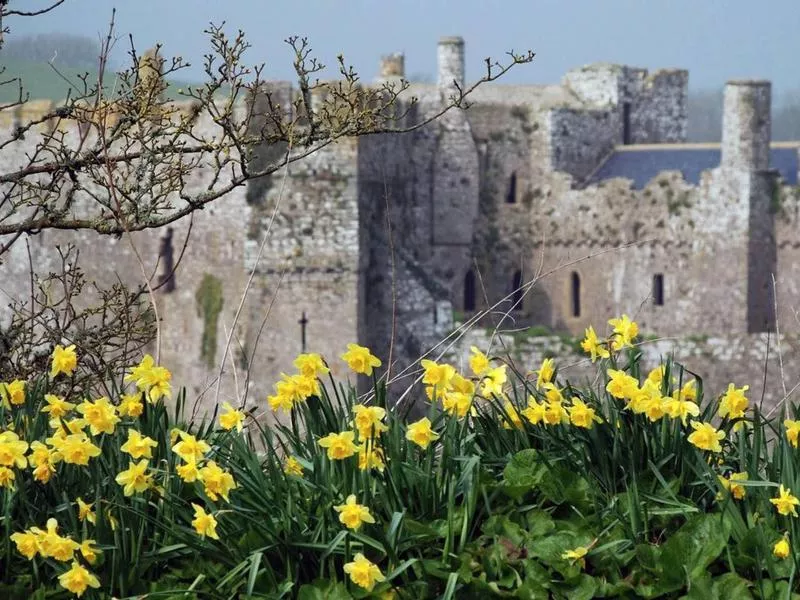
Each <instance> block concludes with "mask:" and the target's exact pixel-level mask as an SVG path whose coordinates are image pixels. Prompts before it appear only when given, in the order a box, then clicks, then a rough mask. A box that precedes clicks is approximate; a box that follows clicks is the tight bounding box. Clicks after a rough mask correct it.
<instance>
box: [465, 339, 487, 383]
mask: <svg viewBox="0 0 800 600" xmlns="http://www.w3.org/2000/svg"><path fill="white" fill-rule="evenodd" d="M469 351H470V352H471V353H472V355H471V356H470V357H469V368H470V369H472V372H473V373H474V374H475V377H482V376H483V375H485V374H486V372H487V371H488V370H489V368H490V364H489V358H488V357H487V356H486V355H485V354H484V353H483V352H481V351H480V350H478V348H476V347H475V346H472V347H471V348H470V349H469Z"/></svg>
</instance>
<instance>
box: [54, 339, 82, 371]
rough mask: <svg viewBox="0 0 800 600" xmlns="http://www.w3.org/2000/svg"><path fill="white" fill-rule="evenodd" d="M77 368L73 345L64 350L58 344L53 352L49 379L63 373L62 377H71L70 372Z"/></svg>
mask: <svg viewBox="0 0 800 600" xmlns="http://www.w3.org/2000/svg"><path fill="white" fill-rule="evenodd" d="M77 366H78V355H77V354H76V352H75V344H71V345H69V346H67V347H66V348H64V346H62V345H61V344H58V345H57V346H56V347H55V349H54V350H53V356H52V366H51V367H50V377H55V376H56V375H58V374H60V373H63V374H64V375H67V376H69V375H72V372H73V371H74V370H75V368H76V367H77Z"/></svg>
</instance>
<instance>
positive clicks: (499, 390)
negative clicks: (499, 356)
mask: <svg viewBox="0 0 800 600" xmlns="http://www.w3.org/2000/svg"><path fill="white" fill-rule="evenodd" d="M506 381H508V373H506V365H500V366H499V367H495V368H494V369H489V370H488V371H486V372H485V373H484V374H483V380H482V381H481V395H482V396H483V397H484V398H492V397H493V396H496V397H497V398H503V397H504V392H503V386H504V385H505V383H506Z"/></svg>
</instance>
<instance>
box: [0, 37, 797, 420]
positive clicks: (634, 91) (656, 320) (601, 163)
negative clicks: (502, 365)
mask: <svg viewBox="0 0 800 600" xmlns="http://www.w3.org/2000/svg"><path fill="white" fill-rule="evenodd" d="M464 52H465V46H464V41H463V40H462V39H461V38H458V37H447V38H443V39H441V41H440V42H439V46H438V81H437V83H435V84H421V83H411V84H410V86H409V88H408V89H407V90H405V91H403V92H402V93H401V94H400V96H399V99H398V103H399V104H400V105H401V107H402V106H406V107H409V108H410V110H409V111H408V113H407V114H406V115H405V116H404V117H403V121H402V122H400V123H398V125H399V126H401V127H402V126H403V125H413V124H414V123H417V122H419V121H420V120H422V119H424V118H425V117H426V116H429V115H432V114H435V113H436V112H437V111H439V110H440V109H441V107H442V106H443V104H444V103H446V102H447V101H448V98H449V97H450V96H451V94H452V93H453V92H454V90H455V88H454V83H455V84H457V85H458V86H459V87H461V88H462V89H463V88H464V86H465V77H464ZM404 75H405V73H404V58H403V56H402V55H398V54H393V55H390V56H387V57H384V58H383V60H382V62H381V68H380V75H379V79H378V82H379V83H383V82H399V81H400V80H401V79H403V78H404ZM687 86H688V73H687V72H686V71H683V70H659V71H656V72H653V73H648V72H647V71H646V70H644V69H640V68H633V67H627V66H618V65H612V64H593V65H589V66H586V67H582V68H579V69H575V70H573V71H570V72H568V73H567V74H566V75H565V76H564V77H563V78H562V81H561V83H560V84H553V85H498V84H494V83H491V84H485V85H482V86H479V87H478V88H477V89H476V90H475V91H474V92H473V93H471V94H470V95H469V96H468V98H467V100H468V101H469V102H470V104H471V106H470V107H469V108H468V109H467V110H450V111H448V112H446V113H445V114H444V115H443V116H442V117H441V118H439V119H437V120H436V121H434V122H432V123H431V124H429V125H426V126H425V127H422V128H420V129H417V130H415V131H413V132H410V133H402V134H382V135H376V136H365V137H361V138H357V139H356V138H353V139H343V140H340V141H338V142H336V143H335V144H332V145H330V146H327V147H325V148H323V149H321V150H319V151H318V152H316V153H314V154H312V155H311V156H309V157H308V158H306V159H304V160H303V161H300V162H297V163H293V164H292V165H291V166H290V167H289V168H288V170H283V169H282V170H280V171H278V172H276V173H275V174H274V175H273V176H272V177H270V178H268V179H267V180H263V179H262V180H257V181H253V182H250V184H249V185H248V186H246V187H242V188H237V189H236V190H234V191H233V192H231V193H230V194H229V195H228V196H226V197H224V198H222V199H221V200H219V201H217V202H215V203H213V204H212V205H211V206H210V207H209V208H208V209H206V210H204V211H200V212H199V213H197V214H196V216H195V218H194V221H193V223H192V225H191V226H192V235H191V237H190V242H189V245H188V247H187V250H186V252H185V253H184V255H183V258H182V260H181V263H180V266H179V268H178V270H177V271H176V273H175V274H174V276H173V278H172V279H171V280H170V282H169V285H165V286H164V287H162V288H161V290H160V291H159V293H158V302H159V312H160V316H161V319H162V328H161V332H162V349H161V360H162V362H163V363H164V364H166V365H168V366H169V367H170V368H171V369H172V370H173V371H174V373H175V380H176V383H178V384H180V385H186V386H187V387H188V388H189V395H190V398H191V396H192V394H195V395H197V394H203V393H204V392H206V391H207V390H208V388H209V387H210V386H212V385H213V381H214V379H215V377H216V375H217V370H218V365H219V362H220V360H221V358H222V355H223V352H224V346H225V343H226V340H227V338H228V336H229V335H231V336H232V338H233V340H234V341H233V343H232V344H231V348H230V350H229V355H230V356H231V358H232V360H231V361H230V364H229V367H228V368H227V369H226V371H227V376H226V379H225V389H224V392H223V393H224V394H225V395H226V398H225V399H227V398H229V397H230V396H231V395H232V394H234V393H235V392H234V388H236V389H239V392H241V389H240V388H241V386H243V385H244V382H245V380H248V385H250V386H251V391H250V392H249V396H250V399H251V401H253V402H259V403H261V404H262V405H263V398H264V396H265V395H266V394H267V393H268V392H269V390H270V388H271V385H272V383H273V382H274V381H276V380H277V379H278V378H279V376H280V373H281V372H288V371H289V370H290V369H291V361H292V359H293V357H294V356H295V355H296V354H297V353H298V352H300V351H301V350H303V349H307V350H309V351H317V352H320V353H322V354H323V355H324V356H325V357H326V358H328V359H329V360H330V361H331V363H332V366H333V368H334V370H335V371H336V370H338V372H339V373H341V374H344V373H346V371H345V370H344V369H343V368H342V366H341V364H340V363H339V362H338V358H337V357H338V356H339V355H340V354H341V353H342V351H343V350H344V348H345V346H346V344H347V343H348V342H353V341H357V342H359V343H361V344H364V345H367V346H369V347H370V348H372V349H373V350H374V351H375V352H376V353H377V354H378V355H379V356H380V357H381V359H383V360H384V361H385V362H387V361H389V360H390V359H391V361H392V363H393V368H392V372H393V374H397V373H400V372H402V369H403V368H404V367H406V366H407V365H409V364H411V363H413V362H414V361H415V360H416V359H418V357H420V356H421V355H422V354H423V353H424V352H426V351H428V350H429V349H430V348H431V347H433V346H434V345H436V344H437V343H438V342H440V341H441V340H442V339H443V338H444V337H445V336H446V335H447V334H449V333H450V332H451V331H452V328H453V322H454V315H456V316H457V317H458V318H459V319H462V318H464V317H468V316H469V315H472V314H475V313H476V311H480V310H482V309H487V308H492V307H493V311H494V312H495V313H496V317H495V316H491V315H490V317H489V318H488V321H487V322H489V323H490V324H492V323H496V322H498V321H500V320H501V319H502V318H503V314H505V313H507V316H506V317H505V320H504V321H503V324H504V326H505V327H508V328H522V327H527V326H534V325H537V326H545V327H547V328H549V329H551V330H554V331H565V332H570V333H571V334H574V335H578V336H581V335H582V334H583V330H584V329H585V328H586V327H588V326H589V325H594V326H596V327H598V328H602V327H603V326H604V324H605V322H606V321H607V320H608V319H609V318H611V317H613V316H618V315H619V314H622V313H628V314H630V315H634V316H635V317H636V319H637V321H638V322H639V324H640V327H641V328H642V330H643V331H652V332H657V333H658V334H661V335H668V336H681V335H684V336H685V335H689V334H704V335H710V336H727V335H740V334H741V335H745V336H746V335H752V334H759V333H763V332H771V331H774V330H775V328H776V317H777V324H779V326H780V328H781V332H782V333H795V332H800V319H799V318H798V317H797V311H796V310H795V305H797V304H798V299H800V289H798V287H799V286H800V260H798V259H800V234H798V233H797V228H796V222H797V219H798V218H799V217H800V213H799V212H798V210H799V209H800V194H798V192H797V190H798V188H797V187H796V186H797V183H798V170H800V161H799V160H798V150H799V148H800V142H798V143H781V144H773V143H771V142H770V105H771V88H770V83H769V82H765V81H732V82H730V83H728V84H727V86H726V89H725V96H724V98H725V100H724V102H725V106H724V125H723V139H722V143H721V144H687V143H686V136H687V111H688V106H687V104H688V102H687V99H688V87H687ZM269 89H270V94H272V97H273V99H278V100H281V103H282V105H285V106H289V105H290V103H291V99H292V97H293V95H294V94H295V93H296V91H295V90H293V89H292V86H291V85H290V84H288V83H280V82H275V83H273V84H271V85H270V86H269ZM412 97H415V98H417V102H416V103H414V104H412V103H411V98H412ZM0 117H2V113H0ZM207 124H208V123H207ZM198 126H200V127H202V126H204V125H203V123H202V122H201V123H200V125H198ZM31 137H33V136H28V138H31ZM33 143H35V142H34V141H32V140H31V139H26V140H20V141H18V142H15V143H13V144H11V145H10V147H7V148H6V149H4V150H1V151H0V160H4V159H3V158H2V155H3V154H6V153H14V152H24V148H25V147H26V146H25V145H26V144H27V145H30V144H33ZM9 156H10V154H9ZM271 158H274V149H272V148H269V147H264V148H256V149H254V155H253V158H252V160H254V161H261V162H262V163H263V162H264V161H268V160H270V159H271ZM6 162H7V161H6ZM188 183H189V185H191V186H198V187H199V186H201V185H202V184H203V175H202V173H198V174H196V176H195V177H194V179H193V180H192V181H190V182H188ZM195 189H197V188H195ZM276 207H277V210H276ZM273 213H274V214H275V218H274V220H273ZM187 221H188V220H187V219H183V220H182V221H179V222H177V223H176V224H175V225H174V226H173V227H172V228H171V229H170V231H169V232H167V233H166V234H165V232H163V231H156V232H143V233H141V234H136V236H135V237H136V239H137V240H139V243H140V247H142V248H145V249H146V251H147V252H149V253H150V256H148V257H146V261H145V262H146V263H147V266H148V267H154V266H155V265H156V262H158V264H159V268H160V269H161V270H162V272H164V269H165V265H167V266H168V265H170V264H171V261H174V260H175V259H176V257H177V255H178V252H179V251H180V247H178V244H179V243H180V240H182V239H183V238H184V236H185V234H186V233H187V229H188V227H189V223H188V222H187ZM267 230H269V235H268V237H266V240H265V237H264V236H265V234H266V232H267ZM74 237H75V236H74V235H73V236H69V235H67V234H65V233H62V232H47V233H45V234H39V235H37V236H34V237H32V238H31V252H32V255H33V262H34V265H35V266H37V267H38V268H40V269H45V270H46V269H48V268H49V265H53V264H54V261H55V260H57V259H56V258H55V255H54V251H53V245H54V244H55V243H57V242H62V243H63V242H64V241H65V240H67V239H74ZM78 237H79V238H80V239H81V243H82V244H83V246H82V247H83V248H84V250H83V260H82V263H84V266H87V267H88V270H89V272H90V274H91V275H92V276H94V277H96V278H97V279H98V281H101V282H102V281H106V282H108V281H113V279H114V277H116V276H117V275H120V276H121V277H122V278H123V279H124V280H126V281H130V282H132V283H135V282H136V281H137V278H139V277H140V269H139V267H138V266H136V264H135V263H134V261H133V257H132V255H131V250H130V248H129V247H128V244H127V242H126V241H125V240H114V239H109V238H101V237H99V236H97V235H95V234H93V233H85V232H82V233H80V234H79V235H78ZM264 240H265V241H264ZM262 242H263V243H264V246H263V248H262ZM88 249H92V251H91V252H90V251H89V250H88ZM259 253H261V254H260V256H259ZM87 255H88V256H87ZM159 257H160V260H159ZM3 260H4V262H3V264H2V265H0V273H1V274H2V280H3V281H4V291H5V292H6V294H8V295H9V296H11V297H13V296H14V295H17V297H19V298H24V297H25V294H26V293H27V289H28V287H27V286H29V280H28V277H29V273H28V260H27V254H26V250H25V248H24V246H23V245H22V244H19V243H18V244H15V246H13V247H12V250H11V253H10V254H9V255H7V256H5V257H3ZM253 268H255V272H254V273H255V274H254V277H253V281H252V283H251V286H250V290H249V293H248V296H247V298H246V301H245V302H244V304H243V305H242V310H241V314H240V315H239V318H238V320H237V322H236V325H235V327H234V325H233V317H234V315H235V314H236V313H237V312H239V310H238V309H239V300H240V297H241V294H242V291H243V289H244V287H245V285H246V283H247V281H248V277H249V275H250V272H251V270H252V269H253ZM166 272H169V269H167V271H166ZM773 277H774V282H773ZM775 290H777V295H775V293H774V292H775ZM776 307H777V310H776ZM232 328H233V331H232ZM390 352H391V356H390ZM234 370H239V372H238V375H237V376H236V377H233V376H232V372H233V371H234ZM410 381H411V380H410V379H404V380H402V381H401V382H400V383H399V385H404V384H406V383H410Z"/></svg>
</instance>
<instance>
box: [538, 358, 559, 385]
mask: <svg viewBox="0 0 800 600" xmlns="http://www.w3.org/2000/svg"><path fill="white" fill-rule="evenodd" d="M555 372H556V361H555V360H553V359H552V358H545V359H544V360H543V361H542V366H541V367H539V370H538V371H535V373H536V389H541V388H542V386H543V385H544V384H545V383H550V382H551V381H552V380H553V375H555Z"/></svg>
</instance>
